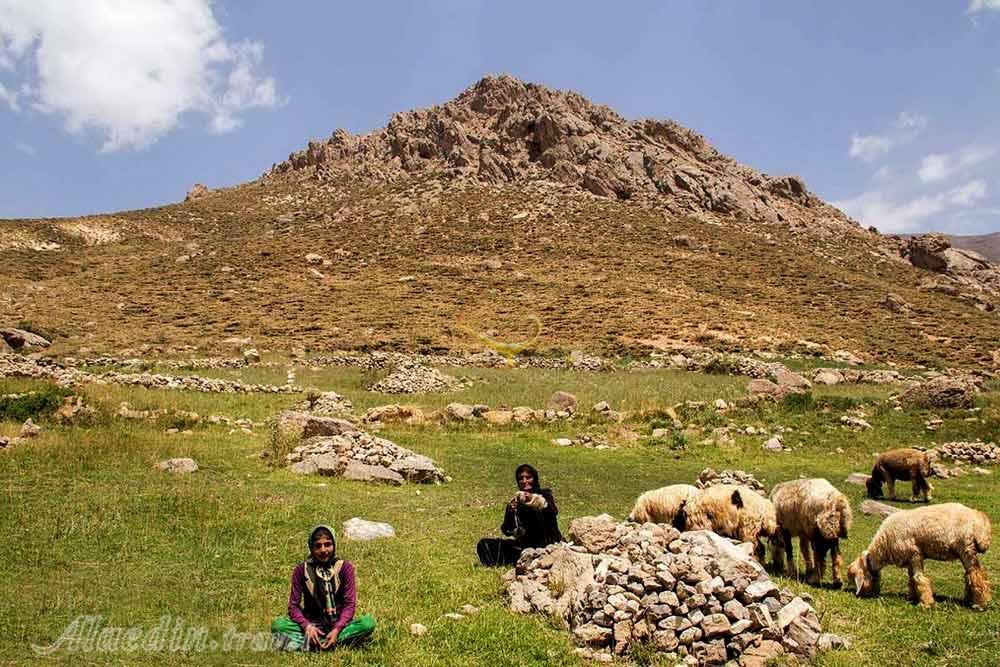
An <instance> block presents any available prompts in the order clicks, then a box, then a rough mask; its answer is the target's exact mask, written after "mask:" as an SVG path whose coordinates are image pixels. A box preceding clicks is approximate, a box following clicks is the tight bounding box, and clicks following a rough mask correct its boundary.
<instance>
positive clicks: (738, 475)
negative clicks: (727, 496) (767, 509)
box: [694, 468, 767, 496]
mask: <svg viewBox="0 0 1000 667" xmlns="http://www.w3.org/2000/svg"><path fill="white" fill-rule="evenodd" d="M716 484H738V485H742V486H748V487H750V488H751V489H753V490H754V491H756V492H757V493H759V494H760V495H762V496H767V491H766V490H765V489H764V485H763V484H761V483H760V481H758V480H757V478H756V477H754V476H753V475H752V474H750V473H748V472H745V471H743V470H723V471H721V472H716V471H715V470H714V469H713V468H705V469H704V470H702V471H701V472H700V473H699V474H698V480H697V481H696V482H695V483H694V485H695V486H697V487H698V488H699V489H707V488H708V487H710V486H715V485H716Z"/></svg>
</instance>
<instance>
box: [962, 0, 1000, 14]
mask: <svg viewBox="0 0 1000 667" xmlns="http://www.w3.org/2000/svg"><path fill="white" fill-rule="evenodd" d="M988 9H993V10H997V11H1000V0H972V2H970V3H969V9H968V10H967V11H966V13H968V14H975V13H976V12H981V11H983V10H988Z"/></svg>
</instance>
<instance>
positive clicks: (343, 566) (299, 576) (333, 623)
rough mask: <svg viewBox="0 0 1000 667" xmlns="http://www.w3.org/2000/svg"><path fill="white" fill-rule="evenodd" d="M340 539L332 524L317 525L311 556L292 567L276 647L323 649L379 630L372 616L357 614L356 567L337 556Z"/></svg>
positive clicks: (311, 535) (273, 628) (311, 540)
mask: <svg viewBox="0 0 1000 667" xmlns="http://www.w3.org/2000/svg"><path fill="white" fill-rule="evenodd" d="M336 540H337V537H336V533H334V532H333V528H330V527H329V526H323V525H321V526H316V527H315V528H313V530H312V532H311V533H309V558H307V559H306V560H305V561H304V562H302V563H299V564H298V565H296V566H295V569H294V570H292V591H291V593H290V594H289V596H288V616H282V617H281V618H279V619H277V620H275V621H274V623H272V624H271V634H272V635H273V636H274V638H275V648H277V649H279V650H285V651H299V650H301V651H322V650H326V649H332V648H333V647H334V646H336V645H338V644H348V645H353V644H357V643H359V642H361V641H363V640H365V639H367V638H368V637H370V636H371V634H372V632H374V631H375V619H374V618H372V616H371V614H365V615H364V616H361V617H360V618H354V607H355V605H356V603H357V588H356V586H355V579H354V565H353V564H351V562H350V561H346V560H342V559H340V558H337V541H336Z"/></svg>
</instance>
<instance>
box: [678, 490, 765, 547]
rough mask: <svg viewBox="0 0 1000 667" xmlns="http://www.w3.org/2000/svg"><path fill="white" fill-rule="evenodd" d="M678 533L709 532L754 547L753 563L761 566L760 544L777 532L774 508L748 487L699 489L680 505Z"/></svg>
mask: <svg viewBox="0 0 1000 667" xmlns="http://www.w3.org/2000/svg"><path fill="white" fill-rule="evenodd" d="M678 522H679V523H680V525H681V530H711V531H713V532H715V533H718V534H719V535H722V536H724V537H730V538H733V539H736V540H740V541H741V542H749V543H750V544H752V545H753V546H754V555H755V556H756V557H757V561H758V562H760V563H763V562H764V556H765V549H764V546H763V545H762V544H761V542H760V540H761V539H762V538H763V539H769V538H771V537H773V536H774V535H775V534H776V533H777V532H778V521H777V518H776V517H775V514H774V505H772V504H771V501H770V500H768V499H767V498H765V497H763V496H761V495H760V494H759V493H757V492H756V491H754V490H753V489H751V488H750V487H748V486H742V485H735V484H716V485H714V486H710V487H708V488H707V489H702V490H701V491H699V492H698V494H697V495H695V496H694V497H693V498H691V499H690V500H688V501H687V503H685V504H684V507H683V508H682V509H681V511H680V514H679V516H678Z"/></svg>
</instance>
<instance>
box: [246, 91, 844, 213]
mask: <svg viewBox="0 0 1000 667" xmlns="http://www.w3.org/2000/svg"><path fill="white" fill-rule="evenodd" d="M303 173H306V174H311V175H315V176H316V177H317V178H318V179H320V180H335V179H338V178H342V177H343V176H345V175H348V174H350V175H356V176H363V177H369V178H375V179H379V180H387V181H393V180H397V179H400V178H404V177H406V176H409V175H415V174H427V173H433V174H439V175H442V176H445V177H452V178H468V179H474V180H477V181H480V182H483V183H488V184H499V183H519V182H525V181H542V180H547V181H555V182H559V183H565V184H569V185H573V186H577V187H578V188H580V189H581V190H586V191H588V192H590V193H592V194H594V195H597V196H599V197H610V198H617V199H633V198H645V199H654V200H656V201H657V203H658V204H659V205H660V206H663V207H664V208H666V209H667V210H669V211H670V212H672V213H677V214H693V213H700V212H709V213H713V214H717V215H721V216H733V217H739V218H741V219H744V220H748V221H753V222H763V223H781V222H787V223H789V224H792V225H795V224H814V223H816V222H817V221H821V222H825V223H829V224H835V225H856V223H853V222H852V221H850V220H849V219H848V218H847V217H846V216H845V215H844V214H843V213H842V212H840V211H839V210H837V209H835V208H833V207H832V206H829V205H828V204H826V203H824V202H823V201H821V200H820V199H819V198H817V197H815V196H814V195H812V194H811V193H810V192H809V191H808V190H807V189H806V187H805V185H804V184H803V182H802V181H801V180H800V179H799V178H797V177H795V176H782V177H771V176H767V175H764V174H761V173H759V172H757V171H755V170H754V169H751V168H750V167H747V166H745V165H742V164H739V163H738V162H736V161H735V160H733V159H732V158H730V157H727V156H725V155H723V154H722V153H720V152H719V151H717V150H716V149H715V148H713V147H712V146H711V145H710V144H709V143H708V142H707V141H706V140H705V138H704V137H702V136H701V135H700V134H698V133H697V132H694V131H692V130H689V129H687V128H685V127H683V126H681V125H679V124H677V123H675V122H673V121H670V120H650V119H646V120H636V121H628V120H625V119H624V118H622V117H621V116H619V115H618V114H617V113H615V112H614V111H613V110H612V109H610V108H608V107H606V106H603V105H599V104H594V103H593V102H590V101H589V100H587V99H586V98H584V97H582V96H581V95H579V94H577V93H574V92H571V91H558V90H552V89H549V88H546V87H545V86H541V85H538V84H534V83H525V82H523V81H520V80H519V79H517V78H515V77H512V76H508V75H500V76H487V77H485V78H483V79H482V80H480V81H479V82H478V83H476V84H475V85H473V86H472V87H470V88H468V89H467V90H465V91H464V92H463V93H462V94H460V95H459V96H458V97H456V98H455V99H453V100H451V101H449V102H446V103H445V104H442V105H439V106H435V107H431V108H430V109H419V110H414V111H406V112H403V113H397V114H395V115H393V116H392V118H391V119H390V120H389V123H388V125H386V126H385V127H384V128H382V129H380V130H376V131H374V132H371V133H369V134H365V135H361V136H357V135H352V134H350V133H348V132H346V131H345V130H337V131H336V132H334V133H333V135H332V136H331V137H330V138H329V139H327V140H325V141H312V142H310V143H309V146H308V147H307V148H306V149H305V150H304V151H301V152H298V153H294V154H292V155H290V156H289V158H288V159H287V160H286V161H284V162H281V163H280V164H276V165H274V167H273V168H272V169H271V170H270V171H269V172H268V173H267V174H265V178H266V179H276V178H280V177H282V176H284V175H289V174H291V175H295V174H303Z"/></svg>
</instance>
